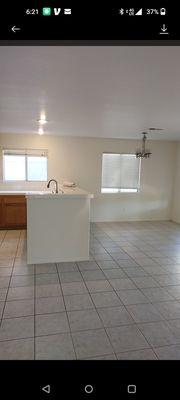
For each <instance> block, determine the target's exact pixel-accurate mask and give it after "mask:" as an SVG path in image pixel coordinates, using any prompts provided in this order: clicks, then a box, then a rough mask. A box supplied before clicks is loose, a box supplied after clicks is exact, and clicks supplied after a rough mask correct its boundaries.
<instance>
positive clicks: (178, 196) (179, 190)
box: [172, 142, 180, 223]
mask: <svg viewBox="0 0 180 400" xmlns="http://www.w3.org/2000/svg"><path fill="white" fill-rule="evenodd" d="M175 171H176V173H175V179H174V193H173V205H172V220H173V221H175V222H179V223H180V142H179V143H178V145H177V157H176V168H175Z"/></svg>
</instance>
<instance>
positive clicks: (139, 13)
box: [135, 8, 143, 15]
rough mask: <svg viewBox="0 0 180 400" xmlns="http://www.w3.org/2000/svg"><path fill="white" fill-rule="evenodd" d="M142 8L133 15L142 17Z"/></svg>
mask: <svg viewBox="0 0 180 400" xmlns="http://www.w3.org/2000/svg"><path fill="white" fill-rule="evenodd" d="M142 11H143V10H142V8H140V9H139V10H138V11H137V13H135V15H142Z"/></svg>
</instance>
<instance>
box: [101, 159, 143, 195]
mask: <svg viewBox="0 0 180 400" xmlns="http://www.w3.org/2000/svg"><path fill="white" fill-rule="evenodd" d="M104 154H109V155H110V154H112V155H113V154H118V155H120V156H121V155H128V156H129V155H133V156H135V154H134V153H116V152H107V151H106V152H103V153H102V157H101V194H119V193H120V194H121V193H124V194H125V193H128V194H137V193H139V192H140V181H141V159H140V158H139V159H138V160H139V175H138V187H137V189H123V188H103V187H102V176H103V155H104Z"/></svg>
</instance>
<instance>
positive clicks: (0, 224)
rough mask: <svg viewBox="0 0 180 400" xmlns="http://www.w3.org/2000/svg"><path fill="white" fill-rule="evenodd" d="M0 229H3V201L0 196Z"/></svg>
mask: <svg viewBox="0 0 180 400" xmlns="http://www.w3.org/2000/svg"><path fill="white" fill-rule="evenodd" d="M0 228H3V199H2V197H1V196H0Z"/></svg>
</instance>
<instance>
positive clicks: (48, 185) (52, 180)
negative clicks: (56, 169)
mask: <svg viewBox="0 0 180 400" xmlns="http://www.w3.org/2000/svg"><path fill="white" fill-rule="evenodd" d="M51 182H54V183H55V185H56V193H58V183H57V181H56V179H50V181H49V182H48V184H47V188H48V189H49V187H50V183H51Z"/></svg>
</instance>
